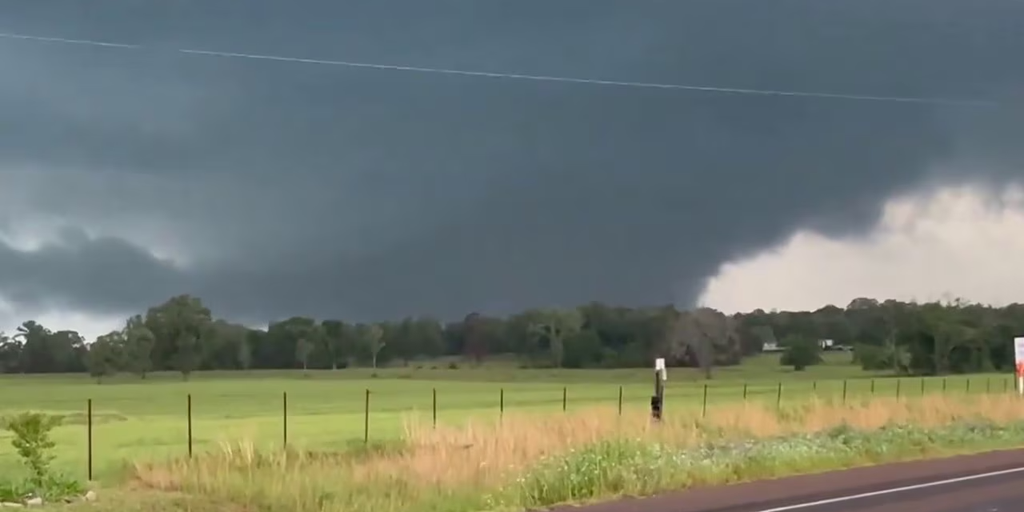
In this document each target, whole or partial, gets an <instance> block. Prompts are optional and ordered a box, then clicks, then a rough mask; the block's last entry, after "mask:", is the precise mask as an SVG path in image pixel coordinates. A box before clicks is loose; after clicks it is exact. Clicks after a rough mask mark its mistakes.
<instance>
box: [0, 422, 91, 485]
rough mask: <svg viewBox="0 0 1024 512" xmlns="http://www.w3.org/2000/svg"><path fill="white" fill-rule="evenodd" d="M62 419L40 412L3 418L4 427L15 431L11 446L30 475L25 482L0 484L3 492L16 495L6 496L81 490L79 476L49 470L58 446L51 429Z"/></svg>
mask: <svg viewBox="0 0 1024 512" xmlns="http://www.w3.org/2000/svg"><path fill="white" fill-rule="evenodd" d="M61 420H62V418H61V417H60V416H52V415H48V414H43V413H38V412H23V413H21V414H18V415H15V416H11V417H8V418H5V419H4V420H3V422H2V426H3V428H4V429H5V430H7V431H9V432H11V433H12V434H14V438H13V439H11V446H13V447H14V449H15V450H16V451H17V453H18V456H19V457H21V461H22V463H23V464H25V467H26V468H27V469H28V470H29V478H28V480H27V481H26V482H24V483H23V484H16V483H10V482H8V483H6V484H4V486H2V487H0V495H7V494H12V495H15V496H3V498H5V499H11V498H14V499H21V498H22V497H24V496H25V495H26V494H32V493H34V494H35V495H37V496H41V497H43V496H45V497H64V496H70V495H74V494H78V493H81V491H82V490H83V489H82V486H81V484H79V483H78V482H77V481H76V480H73V479H69V478H66V477H64V476H63V475H58V474H54V473H53V472H52V471H51V470H50V464H51V463H52V462H53V459H54V456H53V454H52V453H51V450H53V448H54V447H55V446H56V443H54V442H53V440H51V439H50V431H52V430H53V429H54V428H55V427H57V426H58V425H60V423H61ZM26 491H27V492H26Z"/></svg>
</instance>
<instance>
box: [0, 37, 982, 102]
mask: <svg viewBox="0 0 1024 512" xmlns="http://www.w3.org/2000/svg"><path fill="white" fill-rule="evenodd" d="M0 39H9V40H23V41H34V42H48V43H61V44H73V45H85V46H96V47H104V48H114V49H123V50H156V49H157V48H155V47H147V46H145V45H140V44H131V43H120V42H109V41H99V40H92V39H69V38H63V37H47V36H38V35H30V34H19V33H12V32H0ZM171 51H173V52H176V53H180V54H185V55H193V56H205V57H218V58H230V59H248V60H261V61H272V62H290V63H296V64H314V65H325V66H339V67H348V68H361V69H375V70H382V71H400V72H414V73H432V74H442V75H456V76H465V77H474V78H492V79H506V80H532V81H540V82H558V83H569V84H577V85H596V86H611V87H632V88H642V89H664V90H678V91H691V92H708V93H721V94H742V95H757V96H783V97H797V98H816V99H831V100H851V101H875V102H892V103H918V104H928V105H942V106H956V107H975V108H978V107H994V106H998V105H999V104H998V103H997V102H994V101H990V100H983V99H957V98H941V97H915V96H878V95H867V94H845V93H831V92H815V91H797V90H775V89H755V88H741V87H721V86H710V85H693V84H676V83H661V82H641V81H628V80H607V79H597V78H576V77H568V76H553V75H533V74H525V73H511V72H494V71H478V70H468V69H452V68H436V67H422V66H409V65H398V64H387V63H379V62H357V61H346V60H331V59H314V58H305V57H290V56H280V55H267V54H256V53H238V52H227V51H217V50H204V49H191V48H176V49H172V50H171Z"/></svg>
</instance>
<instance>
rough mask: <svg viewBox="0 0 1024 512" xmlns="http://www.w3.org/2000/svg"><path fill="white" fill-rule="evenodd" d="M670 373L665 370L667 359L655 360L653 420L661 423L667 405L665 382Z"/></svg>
mask: <svg viewBox="0 0 1024 512" xmlns="http://www.w3.org/2000/svg"><path fill="white" fill-rule="evenodd" d="M667 379H668V373H667V371H666V369H665V358H663V357H659V358H657V359H655V360H654V395H652V396H651V418H652V419H654V421H661V413H662V406H663V405H664V404H665V381H666V380H667Z"/></svg>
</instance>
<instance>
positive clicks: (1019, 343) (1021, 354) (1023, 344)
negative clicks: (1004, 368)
mask: <svg viewBox="0 0 1024 512" xmlns="http://www.w3.org/2000/svg"><path fill="white" fill-rule="evenodd" d="M1013 359H1014V362H1015V363H1016V364H1015V365H1014V366H1016V368H1017V393H1018V394H1020V395H1021V396H1024V336H1021V337H1017V338H1014V339H1013Z"/></svg>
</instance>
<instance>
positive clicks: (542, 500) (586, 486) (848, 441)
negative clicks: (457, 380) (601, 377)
mask: <svg viewBox="0 0 1024 512" xmlns="http://www.w3.org/2000/svg"><path fill="white" fill-rule="evenodd" d="M1022 435H1024V423H1014V424H1010V425H996V424H992V423H977V422H962V423H957V424H953V425H948V426H945V427H940V428H933V429H930V428H924V427H915V426H908V425H891V426H888V427H885V428H882V429H880V430H876V431H858V430H855V429H852V428H850V427H847V426H841V427H837V428H834V429H832V430H829V431H826V432H822V433H818V434H810V435H797V436H789V437H780V438H774V439H763V440H755V441H739V442H736V441H730V442H714V443H709V444H706V445H704V446H699V447H696V448H689V449H681V448H675V447H673V446H671V445H667V444H662V443H659V442H653V441H645V440H640V439H613V440H605V441H600V442H597V443H595V444H592V445H589V446H586V447H583V448H581V449H576V450H573V451H570V452H569V453H567V454H559V455H556V456H552V457H550V458H547V459H545V460H543V461H541V462H540V463H539V464H537V465H536V466H534V467H532V468H530V469H529V470H527V471H526V473H525V474H523V475H522V476H521V477H520V478H519V479H517V480H516V481H515V482H514V484H512V485H510V486H508V487H507V488H505V489H502V490H501V491H500V492H498V493H495V494H494V495H492V496H490V498H489V500H488V501H489V504H490V505H491V506H493V507H494V508H501V507H514V508H526V509H537V508H547V507H550V506H552V505H557V504H561V503H567V502H580V501H585V500H589V499H593V498H597V497H602V496H616V495H647V494H653V493H656V492H659V491H665V490H669V489H673V490H675V489H681V488H688V487H692V486H695V485H706V484H728V483H734V482H736V481H739V480H754V479H761V478H772V477H778V476H781V475H786V474H799V473H805V472H811V471H817V470H825V469H834V468H839V467H844V466H848V465H851V464H867V463H885V462H892V461H895V460H900V459H902V458H905V457H918V456H920V455H922V454H928V453H929V452H930V451H933V450H934V451H942V450H948V449H956V448H961V447H969V446H974V447H980V448H988V447H991V446H995V445H1005V444H1011V443H1012V444H1016V443H1018V442H1019V439H1020V437H1021V436H1022Z"/></svg>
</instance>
